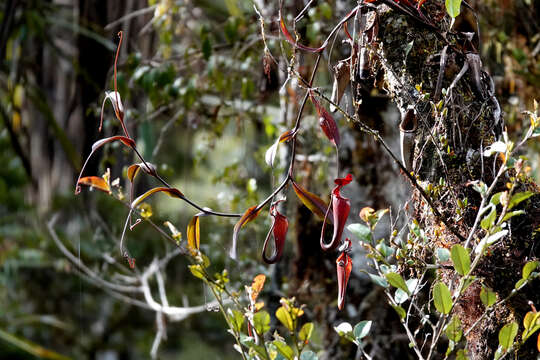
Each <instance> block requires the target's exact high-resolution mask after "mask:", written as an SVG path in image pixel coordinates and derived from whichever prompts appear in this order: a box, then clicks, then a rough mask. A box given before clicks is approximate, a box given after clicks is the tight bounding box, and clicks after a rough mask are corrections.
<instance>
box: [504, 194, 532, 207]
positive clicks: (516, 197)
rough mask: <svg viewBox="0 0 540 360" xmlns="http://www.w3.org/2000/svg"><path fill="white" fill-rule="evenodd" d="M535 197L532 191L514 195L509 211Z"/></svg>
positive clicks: (509, 204)
mask: <svg viewBox="0 0 540 360" xmlns="http://www.w3.org/2000/svg"><path fill="white" fill-rule="evenodd" d="M533 195H534V193H533V192H532V191H524V192H520V193H517V194H515V195H513V196H512V198H511V199H510V202H509V203H508V210H510V209H512V208H513V207H514V206H517V205H518V204H519V203H520V202H522V201H524V200H527V199H528V198H530V197H531V196H533Z"/></svg>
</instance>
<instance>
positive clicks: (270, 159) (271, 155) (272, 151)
mask: <svg viewBox="0 0 540 360" xmlns="http://www.w3.org/2000/svg"><path fill="white" fill-rule="evenodd" d="M295 135H296V132H293V131H292V130H287V131H285V132H284V133H283V134H281V135H280V137H279V138H277V140H276V142H275V143H273V144H272V146H270V147H269V148H268V150H266V154H265V156H264V160H265V161H266V164H268V166H270V167H274V160H275V158H276V154H277V149H278V146H279V144H280V143H282V142H284V141H288V140H290V139H291V138H293V137H294V136H295Z"/></svg>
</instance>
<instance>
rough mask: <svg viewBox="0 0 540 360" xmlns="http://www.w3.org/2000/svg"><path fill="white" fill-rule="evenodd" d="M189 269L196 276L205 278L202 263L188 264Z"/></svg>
mask: <svg viewBox="0 0 540 360" xmlns="http://www.w3.org/2000/svg"><path fill="white" fill-rule="evenodd" d="M188 268H189V271H191V273H192V274H193V276H195V277H196V278H199V279H201V280H204V279H205V276H204V271H203V267H202V266H201V265H200V264H196V265H188Z"/></svg>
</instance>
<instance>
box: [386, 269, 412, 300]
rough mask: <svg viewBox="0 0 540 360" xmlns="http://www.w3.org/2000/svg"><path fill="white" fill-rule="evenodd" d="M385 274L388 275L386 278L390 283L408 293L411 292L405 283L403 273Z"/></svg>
mask: <svg viewBox="0 0 540 360" xmlns="http://www.w3.org/2000/svg"><path fill="white" fill-rule="evenodd" d="M384 276H385V277H386V280H388V282H389V283H390V285H392V286H393V287H396V288H398V289H401V290H403V291H405V292H406V293H407V295H410V294H411V293H410V291H409V289H408V288H407V284H406V283H405V280H403V278H402V277H401V275H399V274H398V273H395V272H389V273H387V274H385V275H384Z"/></svg>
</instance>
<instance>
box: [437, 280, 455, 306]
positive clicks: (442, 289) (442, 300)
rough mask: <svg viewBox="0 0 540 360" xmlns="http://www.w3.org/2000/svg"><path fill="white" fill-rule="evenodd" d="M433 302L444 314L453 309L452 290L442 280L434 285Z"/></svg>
mask: <svg viewBox="0 0 540 360" xmlns="http://www.w3.org/2000/svg"><path fill="white" fill-rule="evenodd" d="M433 303H434V304H435V308H436V309H437V311H439V312H440V313H442V314H448V313H449V312H450V310H452V295H451V294H450V290H448V287H447V286H446V285H445V284H444V283H442V282H440V281H439V282H437V283H436V284H435V286H433Z"/></svg>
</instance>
